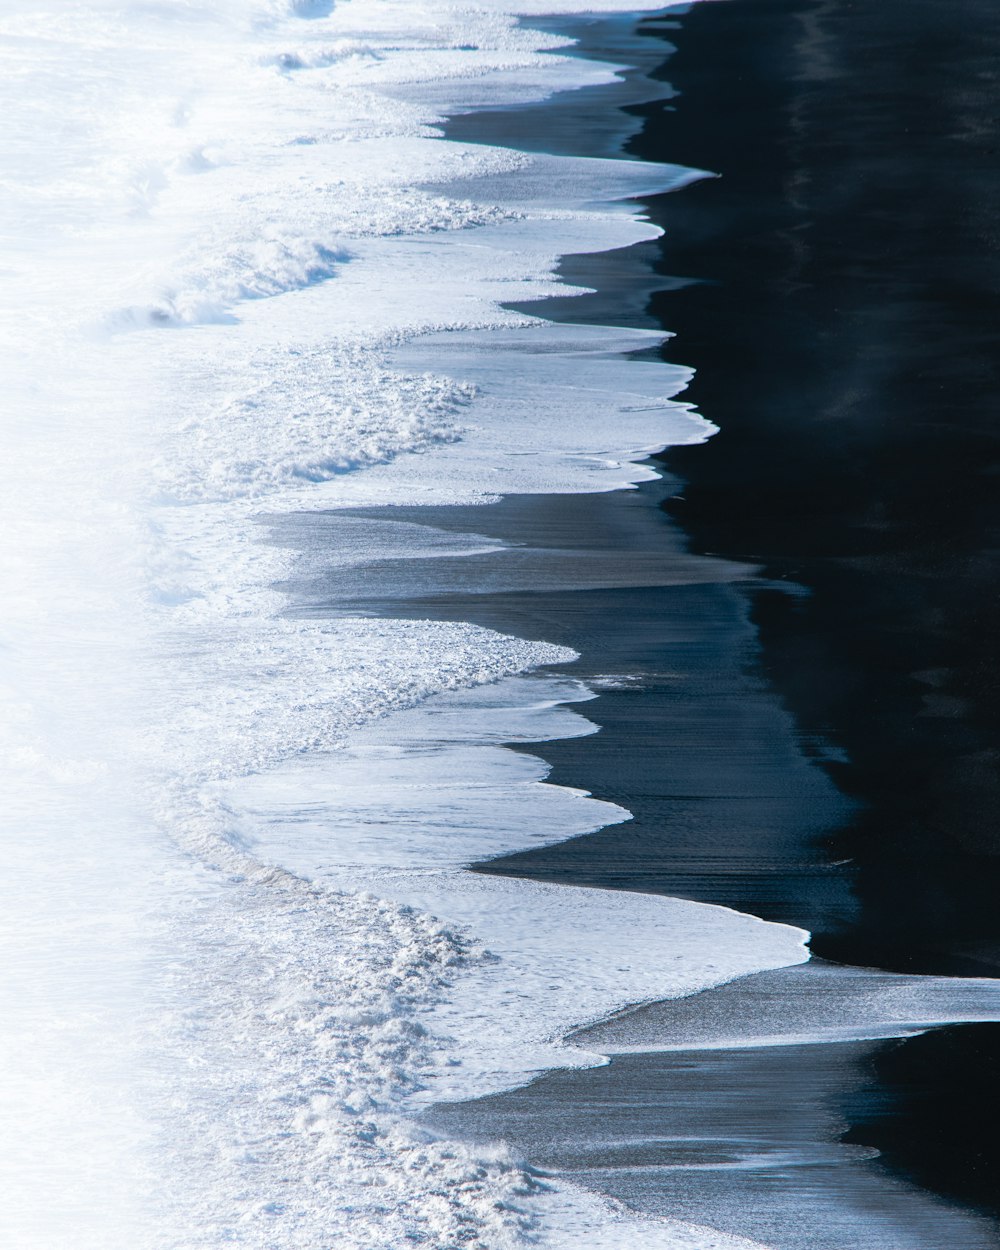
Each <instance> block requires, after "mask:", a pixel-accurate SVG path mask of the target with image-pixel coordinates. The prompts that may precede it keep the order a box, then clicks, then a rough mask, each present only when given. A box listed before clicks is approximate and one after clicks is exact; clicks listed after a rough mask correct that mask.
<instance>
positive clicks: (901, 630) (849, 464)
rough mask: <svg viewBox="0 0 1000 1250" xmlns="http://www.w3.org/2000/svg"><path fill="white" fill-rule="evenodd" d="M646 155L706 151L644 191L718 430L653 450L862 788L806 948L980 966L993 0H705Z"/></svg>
mask: <svg viewBox="0 0 1000 1250" xmlns="http://www.w3.org/2000/svg"><path fill="white" fill-rule="evenodd" d="M671 38H672V40H673V42H674V43H675V44H676V47H677V53H676V55H675V56H673V57H672V58H671V60H670V62H669V67H668V72H669V76H670V79H671V83H672V84H673V86H674V88H675V89H676V90H678V91H679V92H680V96H679V98H678V99H676V100H674V101H673V106H674V110H675V111H670V110H664V109H662V108H659V107H656V106H654V108H653V109H651V110H649V115H650V119H651V124H650V125H648V126H647V127H646V128H645V130H644V132H643V133H642V135H641V136H640V137H639V138H638V139H637V140H636V141H635V142H634V143H633V145H632V148H633V151H634V152H635V153H636V154H638V155H642V156H645V157H651V158H662V159H669V160H671V161H679V162H681V163H695V164H698V165H702V166H707V167H708V168H710V169H712V170H715V171H718V172H719V173H721V174H722V177H721V178H720V179H718V180H711V181H705V182H702V183H699V184H696V185H694V186H692V187H690V188H688V189H687V190H686V191H685V192H684V194H683V196H674V197H672V198H670V199H669V200H668V199H662V200H661V201H660V202H659V203H658V204H657V205H655V206H654V209H653V214H652V215H653V216H654V218H655V219H656V220H658V221H659V222H660V223H662V225H663V226H664V227H665V229H666V231H667V236H666V238H665V240H664V241H663V244H662V247H661V255H662V265H663V266H664V267H665V268H666V269H667V270H668V271H669V272H670V273H671V274H674V275H682V276H684V277H687V278H696V279H698V282H697V284H695V285H689V286H686V287H684V288H683V289H681V290H675V291H671V292H668V293H665V294H663V295H662V296H658V297H656V298H655V299H654V311H655V312H656V313H657V315H658V316H659V317H660V318H661V319H662V320H663V322H664V323H665V324H667V325H669V327H670V328H671V329H672V330H674V331H675V332H676V334H677V338H676V339H675V340H674V341H673V342H672V343H671V344H670V345H669V353H670V355H671V358H674V359H677V360H680V361H683V362H684V363H685V364H688V365H694V366H695V368H696V369H697V371H698V372H697V376H696V379H695V382H694V384H693V386H692V388H691V391H690V397H691V398H692V399H694V400H695V402H696V403H698V405H699V406H700V408H701V410H702V411H703V412H704V414H705V415H706V416H707V417H708V418H709V419H710V420H712V421H714V422H715V423H716V424H718V425H719V426H720V427H721V430H722V433H721V434H720V435H719V436H718V437H717V438H715V439H713V440H712V441H711V442H710V443H709V444H708V445H707V446H706V447H705V448H698V449H692V450H690V451H688V450H681V449H679V450H678V451H676V452H671V453H670V454H669V456H668V463H669V465H670V467H671V469H672V470H673V471H675V472H677V473H679V474H681V475H682V477H683V478H684V479H685V487H684V490H683V495H684V499H683V502H679V501H674V502H672V503H671V504H670V505H669V506H670V509H671V512H672V514H673V515H675V516H677V517H678V518H680V520H681V521H682V524H683V526H684V529H685V531H686V532H687V533H688V534H689V535H691V537H692V540H693V544H694V547H695V549H696V550H699V551H712V552H717V553H721V554H723V555H725V556H727V557H730V558H741V559H749V560H755V561H760V562H762V563H763V564H764V566H765V569H766V571H767V573H768V574H769V575H771V576H773V577H782V578H789V579H794V580H795V581H796V582H798V583H799V584H801V585H803V586H805V587H807V588H808V590H809V592H810V594H809V596H808V597H806V598H799V599H792V598H789V597H788V596H784V595H776V594H773V593H770V592H767V591H764V592H761V593H759V594H757V595H756V596H755V597H754V618H755V621H756V623H757V625H758V627H759V630H760V637H761V642H762V647H763V667H764V670H765V672H766V673H767V675H768V677H769V679H770V681H771V682H772V683H773V685H774V687H775V688H776V689H777V690H778V691H779V693H780V694H781V696H782V698H783V699H784V701H785V702H786V705H787V706H788V707H789V708H790V709H791V711H792V712H793V714H794V715H795V717H796V720H797V722H798V724H799V726H800V727H801V730H802V732H803V733H804V734H806V735H821V736H823V737H824V738H826V739H829V740H830V741H832V742H833V743H835V744H836V745H837V746H839V747H841V748H842V749H843V751H844V752H845V755H846V760H847V762H846V763H845V764H843V765H831V766H830V767H831V769H832V771H833V775H834V776H835V779H836V781H837V784H838V785H839V786H840V787H841V789H842V790H843V791H844V792H845V793H847V794H850V795H852V796H854V797H855V798H857V799H858V800H859V801H860V804H861V806H860V808H859V810H858V813H857V815H856V817H855V819H854V820H853V821H851V822H850V823H848V824H846V825H845V827H844V828H843V830H842V831H841V832H840V833H839V834H838V836H837V838H836V840H835V844H834V847H833V853H834V855H835V857H836V858H841V857H847V856H850V857H852V859H853V860H854V864H855V871H856V878H855V882H854V885H855V889H856V891H857V896H858V901H859V906H860V915H859V917H858V919H857V921H856V923H855V924H854V926H853V927H852V930H851V932H850V933H849V934H845V933H843V932H838V933H836V934H827V933H826V932H824V930H823V926H822V925H817V926H815V928H816V929H817V930H818V931H817V933H816V937H815V939H814V949H816V950H817V951H818V952H820V953H823V954H826V955H827V956H829V957H831V958H839V959H842V960H845V961H848V962H861V961H864V960H866V959H869V958H870V954H871V951H872V949H873V947H877V948H878V949H879V952H880V958H879V962H881V963H885V962H886V960H887V958H888V954H887V952H888V951H889V949H890V948H891V949H892V962H893V963H894V964H895V965H896V966H897V967H900V968H902V969H906V970H909V971H936V972H957V973H961V972H965V971H968V972H978V973H981V974H986V975H990V974H991V973H992V974H995V973H996V971H997V968H998V966H1000V923H998V910H997V900H998V898H1000V828H998V813H1000V751H998V748H1000V723H998V718H1000V699H998V687H1000V680H998V676H1000V665H998V650H997V648H998V636H1000V594H998V581H997V573H998V561H997V551H998V539H1000V477H998V470H1000V414H998V411H997V404H998V390H1000V387H998V369H1000V319H998V294H1000V207H998V206H1000V155H998V154H1000V6H998V5H997V4H996V3H995V2H994V0H949V3H947V4H941V3H939V2H938V0H905V2H904V0H878V2H877V3H876V2H875V0H870V2H866V3H857V2H852V0H808V2H806V0H727V2H725V3H712V4H701V5H696V6H695V7H694V8H693V10H692V11H691V13H690V14H689V15H688V16H687V17H685V18H683V19H682V21H681V25H680V29H679V30H678V31H676V32H673V33H672V35H671Z"/></svg>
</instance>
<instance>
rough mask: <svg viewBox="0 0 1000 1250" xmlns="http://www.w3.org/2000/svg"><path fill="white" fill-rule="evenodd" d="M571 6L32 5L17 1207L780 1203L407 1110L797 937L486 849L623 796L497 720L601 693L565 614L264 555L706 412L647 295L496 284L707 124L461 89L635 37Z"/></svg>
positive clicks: (520, 85) (65, 1217)
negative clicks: (438, 598) (663, 1182)
mask: <svg viewBox="0 0 1000 1250" xmlns="http://www.w3.org/2000/svg"><path fill="white" fill-rule="evenodd" d="M577 7H578V5H577V4H575V3H573V0H544V3H542V2H541V0H539V2H538V3H535V0H496V2H493V3H487V2H481V3H479V4H477V5H474V6H470V5H467V4H464V3H458V2H457V0H419V2H414V0H406V2H405V3H404V2H402V0H398V2H397V0H342V2H338V3H337V4H335V5H334V4H330V3H323V2H321V0H270V2H268V0H241V2H240V3H235V2H234V0H220V2H219V3H215V4H212V5H207V6H206V5H202V4H196V3H193V2H192V3H187V2H185V0H148V2H145V3H143V2H141V0H117V2H115V3H111V2H110V0H107V2H102V0H94V2H92V3H81V4H68V3H45V0H41V2H38V0H32V3H27V2H26V0H7V3H6V4H5V6H4V9H3V14H2V16H0V57H2V74H0V115H2V116H3V119H4V123H3V132H4V133H3V150H2V156H3V163H2V173H0V176H2V182H3V193H2V197H0V212H2V214H3V239H4V243H3V254H2V257H0V283H2V289H3V300H2V311H0V317H2V335H3V349H2V350H3V377H4V398H5V404H4V408H5V414H4V454H3V457H2V460H0V505H2V527H0V569H2V579H3V581H2V585H3V608H2V622H3V625H2V636H0V706H2V721H0V746H2V752H0V770H2V774H3V809H4V810H3V847H4V852H3V853H4V864H5V874H4V894H5V905H4V908H3V922H2V924H3V928H2V939H0V940H2V949H3V966H4V969H5V976H4V984H3V989H2V990H0V995H2V1004H0V1008H2V1020H3V1029H2V1036H3V1041H2V1047H3V1052H2V1063H0V1101H2V1104H3V1108H4V1116H5V1124H6V1127H5V1130H4V1145H3V1150H2V1161H0V1169H2V1185H0V1189H2V1193H3V1195H4V1196H3V1199H2V1202H0V1236H2V1241H3V1244H4V1245H5V1246H8V1247H11V1250H15V1248H16V1250H29V1248H30V1250H62V1248H65V1250H97V1248H98V1247H99V1248H100V1250H114V1248H116V1247H122V1248H124V1247H128V1248H129V1250H137V1248H140V1247H171V1248H187V1247H191V1248H194V1247H203V1246H204V1247H221V1246H241V1247H261V1248H263V1247H269V1248H270V1247H273V1248H275V1250H282V1248H284V1247H309V1248H310V1250H317V1248H318V1247H324V1246H329V1247H338V1250H340V1248H344V1250H348V1248H350V1247H356V1248H357V1250H375V1248H377V1247H399V1246H402V1245H407V1244H424V1245H429V1246H434V1247H442V1248H443V1247H452V1246H477V1247H479V1246H482V1247H485V1246H491V1247H492V1246H516V1245H519V1244H523V1243H526V1242H528V1241H531V1240H533V1241H534V1242H536V1243H537V1242H540V1243H541V1244H547V1245H581V1244H586V1245H587V1246H590V1247H601V1246H607V1247H609V1248H610V1247H617V1246H620V1245H621V1244H622V1243H623V1240H624V1239H627V1240H628V1242H629V1243H630V1244H635V1245H650V1246H692V1247H711V1246H718V1247H722V1246H735V1245H738V1244H747V1243H740V1242H739V1241H738V1240H734V1239H733V1238H727V1237H724V1236H723V1235H721V1234H715V1233H713V1232H711V1230H702V1229H696V1228H692V1227H689V1226H686V1225H685V1226H682V1225H679V1224H670V1223H661V1222H656V1221H638V1220H636V1219H634V1218H632V1217H629V1216H627V1215H626V1214H625V1213H624V1212H622V1211H619V1210H615V1209H614V1208H612V1207H610V1206H608V1205H607V1204H605V1203H604V1202H603V1201H601V1200H599V1199H597V1198H596V1197H593V1196H591V1195H587V1194H585V1193H583V1192H581V1191H577V1190H575V1189H573V1188H572V1187H570V1186H568V1185H565V1186H564V1185H560V1184H556V1183H555V1182H554V1181H552V1180H551V1179H542V1178H540V1177H538V1176H536V1175H534V1174H533V1173H532V1172H531V1171H530V1169H527V1168H525V1167H524V1166H523V1165H522V1164H521V1163H519V1161H518V1160H517V1159H515V1158H512V1157H510V1156H509V1155H508V1154H507V1153H506V1152H505V1151H504V1150H503V1148H501V1147H499V1146H498V1147H497V1148H496V1149H494V1150H486V1151H484V1150H478V1151H473V1150H472V1149H471V1148H469V1147H465V1146H462V1145H460V1144H457V1143H452V1142H448V1141H443V1140H438V1139H435V1138H433V1137H431V1136H430V1135H429V1134H428V1133H427V1132H426V1131H422V1130H419V1129H418V1128H417V1127H416V1126H415V1123H414V1120H413V1118H412V1116H413V1113H414V1112H415V1110H417V1109H418V1108H419V1107H420V1106H422V1105H425V1104H426V1103H427V1102H428V1101H429V1100H432V1099H441V1098H447V1097H465V1096H468V1095H469V1094H471V1093H478V1092H486V1091H489V1090H496V1089H500V1088H504V1087H506V1086H509V1085H512V1084H516V1083H518V1082H522V1081H524V1080H527V1079H528V1078H529V1077H530V1075H531V1074H532V1073H535V1072H538V1071H540V1070H543V1069H545V1068H546V1067H549V1066H552V1065H555V1064H583V1063H596V1062H600V1061H601V1059H600V1056H599V1055H598V1054H596V1053H594V1052H592V1051H587V1050H585V1049H581V1048H579V1047H573V1046H571V1045H568V1044H567V1043H565V1042H564V1041H563V1040H562V1039H563V1036H564V1034H565V1033H566V1032H567V1031H568V1030H569V1029H571V1028H572V1027H574V1026H578V1025H582V1024H585V1023H587V1022H588V1021H594V1020H598V1019H600V1018H602V1017H603V1016H606V1015H607V1014H608V1013H609V1012H611V1011H613V1010H616V1009H618V1008H620V1007H622V1006H624V1005H625V1004H627V1003H630V1002H636V1001H642V1000H653V999H656V998H663V997H666V996H671V995H683V994H688V993H691V992H694V991H696V990H701V989H705V988H707V987H709V986H712V985H718V984H721V983H723V982H725V981H727V980H729V979H731V978H733V977H735V976H738V975H741V974H743V973H748V972H755V971H760V970H762V969H767V968H772V967H781V966H786V965H790V964H794V963H797V962H799V961H800V960H802V959H803V958H804V957H805V950H804V945H803V943H804V938H805V936H806V935H805V934H803V933H802V932H801V931H799V930H795V929H791V928H787V927H785V926H780V925H774V924H765V923H763V922H761V921H758V920H756V919H754V918H753V917H747V916H741V915H738V914H736V913H733V912H731V911H727V910H725V909H723V908H715V907H710V906H704V905H699V904H694V903H682V902H679V901H676V900H669V899H662V898H653V897H649V896H635V895H626V894H620V893H612V892H606V891H600V890H574V891H568V890H561V889H559V888H557V887H551V886H543V885H538V884H534V883H530V882H524V881H505V880H501V879H499V878H484V877H481V876H474V875H473V874H470V873H468V872H466V871H465V868H464V866H465V865H466V864H468V863H469V862H471V861H473V860H475V859H477V858H481V857H483V856H485V855H493V854H499V853H503V852H505V851H509V850H513V849H515V848H523V847H526V846H530V845H538V844H541V843H543V842H545V841H547V840H548V841H553V840H558V839H562V838H566V837H569V836H573V835H575V834H578V833H581V832H585V831H587V830H590V829H594V828H598V827H600V826H602V825H605V824H608V823H611V822H614V821H620V820H624V819H627V817H628V813H627V812H625V811H624V810H623V809H621V808H618V807H615V806H614V805H611V804H607V803H601V802H598V801H597V800H594V799H592V798H590V797H589V796H587V795H585V794H582V793H579V792H575V791H568V790H565V789H559V788H557V787H554V786H550V785H547V784H546V782H545V769H544V766H543V765H541V764H540V763H539V762H538V761H535V760H534V759H533V758H532V757H530V756H526V755H524V754H515V753H513V752H511V751H509V750H507V749H506V748H505V746H504V744H505V743H508V742H512V741H513V742H520V743H530V742H532V741H539V740H543V739H545V738H553V737H559V736H568V735H573V734H585V733H589V732H592V730H593V728H594V727H593V726H592V725H591V724H590V722H588V721H587V719H586V703H587V700H588V698H589V696H590V692H589V691H588V690H587V689H586V688H585V687H584V686H582V685H581V684H580V683H578V682H574V681H572V680H570V679H567V678H565V677H562V676H560V677H553V676H549V677H547V676H545V675H544V670H545V666H546V665H551V664H555V663H560V664H564V663H565V662H567V661H568V660H571V659H572V655H571V653H568V652H567V651H566V650H565V649H564V648H561V647H557V646H553V645H551V644H549V643H548V642H547V641H546V640H545V639H521V638H515V637H508V636H503V635H500V634H497V633H494V632H491V631H488V630H485V629H481V628H477V627H474V626H472V625H466V624H462V623H456V624H442V623H434V622H428V621H423V620H391V621H390V620H374V619H368V618H365V617H359V616H356V615H352V614H351V612H350V610H349V608H347V607H345V609H344V610H342V611H331V612H330V613H329V614H328V615H327V617H326V618H324V619H317V618H315V617H314V618H310V619H306V618H303V617H302V616H296V615H295V614H293V613H290V612H289V611H288V610H287V609H288V600H287V597H286V596H285V594H284V593H283V592H282V591H281V590H280V589H279V587H280V585H281V584H282V583H284V582H287V581H288V579H289V578H291V577H292V576H293V575H294V576H296V577H299V578H301V577H308V576H309V575H310V574H311V573H319V572H322V571H323V570H324V569H328V568H329V567H331V566H337V567H342V568H351V567H353V566H357V567H361V566H364V567H366V568H371V567H372V565H373V559H374V557H375V555H378V554H379V553H381V554H382V555H383V556H384V557H385V563H384V564H382V565H379V566H377V567H378V568H381V569H382V574H381V575H382V576H384V577H386V578H387V579H390V580H391V578H392V577H393V575H394V574H393V572H392V569H393V568H394V567H395V568H397V569H398V568H399V567H401V566H403V565H405V566H406V567H407V569H408V570H409V571H408V573H407V576H408V577H411V578H412V577H413V576H415V575H417V574H414V572H413V570H414V569H415V570H417V573H419V570H420V569H422V568H424V567H430V564H431V563H432V562H433V560H434V558H435V557H436V556H437V555H440V554H441V553H443V552H446V553H447V554H449V555H451V556H455V555H461V554H462V553H470V554H471V553H476V554H479V555H481V554H483V553H484V552H490V553H492V554H493V555H494V556H495V558H496V559H497V560H499V561H502V560H503V558H504V549H503V547H502V545H501V544H497V543H495V542H493V540H489V539H484V538H483V537H482V536H481V535H477V534H475V533H470V534H468V535H464V536H463V535H458V536H456V535H445V534H442V533H440V532H435V531H433V530H431V529H429V528H428V527H420V526H418V525H413V524H408V525H404V524H400V525H398V526H396V527H394V528H392V529H391V533H387V532H386V528H385V526H384V524H383V525H382V526H377V525H375V524H371V525H365V524H364V523H359V524H358V526H357V527H356V528H355V530H354V532H353V538H352V539H351V541H350V542H347V541H345V543H344V545H343V546H342V547H340V548H338V549H336V550H330V549H329V548H328V547H326V546H324V544H323V543H322V542H319V541H317V542H314V543H312V544H311V545H310V543H309V541H307V539H308V534H309V528H308V514H309V513H315V512H316V511H318V510H329V509H339V508H345V507H357V506H359V505H364V504H368V505H371V504H386V503H408V504H411V505H413V504H420V503H438V504H440V503H449V502H464V503H477V502H482V503H487V502H488V501H489V500H491V499H495V498H496V497H497V496H498V495H501V494H503V493H509V492H552V491H557V492H575V491H607V490H612V489H617V488H623V487H627V486H629V485H630V484H633V483H635V482H638V481H641V480H643V479H644V478H646V477H648V476H649V473H650V470H649V469H647V468H644V467H642V466H641V465H639V464H638V461H640V460H641V459H643V458H644V457H645V456H646V455H647V454H648V453H649V452H650V451H651V450H653V449H658V448H662V447H664V446H666V445H669V444H676V443H679V442H696V441H699V440H702V439H704V438H706V437H708V436H710V435H711V433H712V427H711V426H710V425H709V424H708V423H707V422H706V421H704V420H703V419H702V418H701V417H699V416H698V415H697V414H696V413H694V412H693V411H691V410H690V408H689V407H688V406H686V405H685V404H684V403H683V401H682V400H679V399H678V398H677V396H678V395H679V394H680V392H681V391H682V390H683V388H684V386H685V384H686V382H687V380H688V376H689V375H688V373H687V372H686V371H685V370H683V369H679V368H676V367H670V366H666V365H659V364H655V363H650V362H649V361H648V360H647V361H645V362H641V363H640V362H637V361H632V360H629V359H627V353H629V352H633V351H636V350H638V349H641V348H646V347H649V346H651V345H655V344H656V343H657V342H659V337H660V336H658V335H655V334H651V333H648V332H628V331H622V330H608V329H605V328H602V327H566V326H562V327H555V326H552V325H550V324H548V323H546V322H545V321H544V319H543V318H542V317H539V318H532V317H525V316H522V315H519V314H514V313H510V312H506V311H504V310H503V309H502V307H501V303H502V302H504V301H511V300H517V301H518V302H522V301H524V300H527V299H534V298H542V297H544V296H545V295H547V294H552V293H554V292H557V291H558V292H559V293H561V294H566V293H567V288H566V287H565V286H561V285H560V284H559V283H558V281H557V279H556V277H555V276H554V267H555V263H556V260H557V258H558V257H559V255H560V254H563V253H567V252H582V251H588V250H589V251H599V250H603V249H608V248H613V247H621V246H626V245H628V244H630V243H633V242H637V241H640V240H642V239H648V238H650V237H653V235H654V234H655V229H654V228H653V227H652V226H650V225H649V223H648V222H646V221H644V220H643V218H642V216H641V214H640V212H639V210H638V209H637V207H636V205H635V204H634V203H632V202H630V198H629V197H633V196H636V195H640V194H642V193H644V192H646V193H648V192H653V191H659V190H664V189H668V188H671V187H677V186H680V185H682V184H683V183H684V182H685V181H689V180H690V179H691V178H694V177H697V176H699V175H698V174H697V172H696V171H690V170H683V169H678V168H672V167H661V166H650V165H644V164H642V163H639V162H631V161H611V160H601V161H598V160H577V159H559V158H555V157H546V156H539V155H534V156H528V155H524V154H521V153H518V152H514V151H509V150H505V149H500V148H491V147H485V146H470V145H464V144H460V143H450V142H445V141H443V140H442V138H441V137H440V130H439V126H440V122H441V120H442V118H443V116H444V115H446V114H447V113H448V112H449V111H460V110H469V109H474V108H484V107H491V106H502V105H510V104H511V103H517V102H524V101H527V100H539V99H544V98H545V97H546V96H547V95H549V94H551V93H553V92H555V91H564V90H571V89H573V88H576V87H581V86H590V87H593V86H598V85H600V84H601V83H607V82H611V81H613V80H614V78H615V75H616V68H615V67H613V66H610V65H608V64H606V63H602V64H597V63H591V62H587V61H585V60H583V59H581V58H579V57H572V56H569V55H566V54H565V51H564V52H562V53H560V51H559V50H558V48H557V46H556V45H558V43H559V40H558V39H556V38H555V37H553V36H550V35H548V36H547V35H544V34H540V33H538V32H537V31H534V30H531V29H530V28H529V27H527V26H524V25H521V24H519V23H518V21H517V18H518V17H519V16H524V15H530V13H531V12H532V11H535V12H545V13H551V12H553V11H555V10H557V9H558V10H562V11H564V12H567V13H571V12H573V11H574V10H575V9H576V8H577ZM600 7H601V8H602V9H603V10H610V9H619V10H622V11H627V10H633V9H640V8H642V7H644V6H643V4H642V3H637V2H636V0H630V2H629V3H627V4H626V3H621V2H619V3H616V2H615V0H602V4H601V6H600ZM645 7H648V8H653V7H657V6H654V5H653V3H652V2H651V0H650V3H648V4H647V5H645ZM540 311H541V312H542V313H543V312H544V308H543V307H541V306H540ZM282 533H285V534H286V536H289V538H288V541H287V542H286V543H284V544H283V542H282V537H281V536H282ZM293 533H294V535H295V541H292V540H291V537H290V536H291V535H292V534H293ZM303 535H305V538H303ZM386 552H389V553H391V560H390V559H389V558H388V556H386V555H385V553H386ZM393 562H395V563H393ZM532 674H534V676H532Z"/></svg>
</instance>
